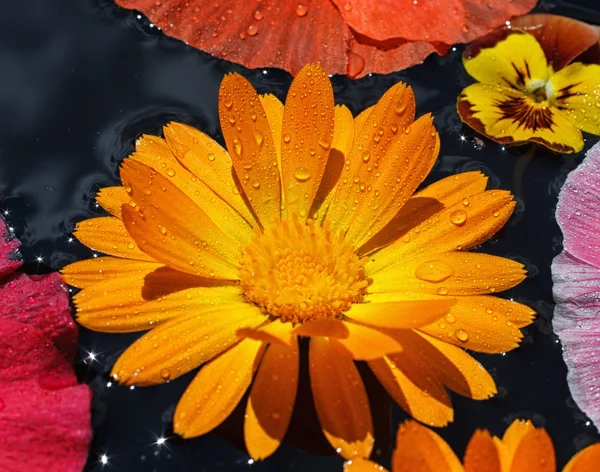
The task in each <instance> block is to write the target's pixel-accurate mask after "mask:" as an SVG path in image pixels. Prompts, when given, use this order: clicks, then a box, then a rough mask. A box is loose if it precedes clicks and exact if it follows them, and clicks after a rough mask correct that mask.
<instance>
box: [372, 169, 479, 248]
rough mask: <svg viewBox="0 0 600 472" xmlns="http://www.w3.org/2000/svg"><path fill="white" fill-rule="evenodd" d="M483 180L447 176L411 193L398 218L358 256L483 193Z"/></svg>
mask: <svg viewBox="0 0 600 472" xmlns="http://www.w3.org/2000/svg"><path fill="white" fill-rule="evenodd" d="M487 180H488V179H487V177H486V176H485V175H483V174H482V173H481V172H477V171H475V172H463V173H461V174H455V175H451V176H449V177H446V178H444V179H442V180H438V181H437V182H434V183H433V184H431V185H429V186H427V187H425V188H424V189H423V190H421V191H419V192H417V193H415V194H414V195H413V196H412V197H411V198H410V199H409V200H408V201H407V202H406V204H405V205H404V206H403V207H402V208H401V209H400V211H399V212H398V214H397V215H396V216H395V217H394V218H393V219H392V220H391V221H390V222H389V223H388V224H387V225H386V226H385V227H384V228H383V229H382V230H381V231H379V233H377V234H376V235H375V236H373V238H371V239H370V240H369V241H367V243H366V244H364V245H363V246H362V247H361V248H360V253H361V254H369V253H370V252H372V251H373V250H375V249H378V248H381V247H384V246H387V245H388V244H391V243H393V242H394V241H396V240H397V239H399V238H401V237H402V236H403V235H404V234H406V233H407V232H408V231H410V229H412V228H414V227H415V226H417V225H419V224H420V223H422V222H423V221H425V220H426V219H427V218H429V217H430V216H433V215H435V214H436V213H437V212H439V211H440V210H443V209H444V208H447V207H449V206H452V205H454V204H455V203H458V202H460V201H462V200H463V199H465V198H469V197H472V196H474V195H476V194H478V193H481V192H483V191H484V190H485V187H486V185H487Z"/></svg>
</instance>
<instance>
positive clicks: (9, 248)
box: [0, 216, 23, 277]
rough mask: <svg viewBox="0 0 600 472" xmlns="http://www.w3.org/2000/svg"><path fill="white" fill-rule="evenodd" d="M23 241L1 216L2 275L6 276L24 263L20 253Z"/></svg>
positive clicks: (0, 254)
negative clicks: (16, 236) (21, 241)
mask: <svg viewBox="0 0 600 472" xmlns="http://www.w3.org/2000/svg"><path fill="white" fill-rule="evenodd" d="M20 246H21V243H20V242H19V240H18V239H17V238H15V236H14V234H12V231H11V230H10V229H9V227H8V225H7V224H6V222H5V221H4V218H2V217H1V216H0V277H4V276H6V275H8V274H10V273H12V272H14V271H15V270H17V269H18V268H19V267H21V266H22V265H23V259H22V258H21V254H19V247H20Z"/></svg>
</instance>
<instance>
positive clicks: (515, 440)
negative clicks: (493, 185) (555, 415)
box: [502, 419, 535, 462]
mask: <svg viewBox="0 0 600 472" xmlns="http://www.w3.org/2000/svg"><path fill="white" fill-rule="evenodd" d="M531 431H535V426H534V425H533V423H532V422H531V421H529V420H518V419H517V420H514V421H513V422H512V423H511V424H510V426H509V427H508V428H506V431H504V435H503V436H502V445H503V446H504V447H505V448H506V454H507V457H508V458H509V462H510V461H512V458H513V457H514V455H515V452H517V448H518V447H519V444H521V441H522V440H523V438H524V437H525V436H526V435H527V434H529V433H530V432H531Z"/></svg>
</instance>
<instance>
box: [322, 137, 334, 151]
mask: <svg viewBox="0 0 600 472" xmlns="http://www.w3.org/2000/svg"><path fill="white" fill-rule="evenodd" d="M319 146H321V147H322V148H323V149H325V150H326V151H327V150H328V149H329V148H330V147H331V141H328V140H326V139H319Z"/></svg>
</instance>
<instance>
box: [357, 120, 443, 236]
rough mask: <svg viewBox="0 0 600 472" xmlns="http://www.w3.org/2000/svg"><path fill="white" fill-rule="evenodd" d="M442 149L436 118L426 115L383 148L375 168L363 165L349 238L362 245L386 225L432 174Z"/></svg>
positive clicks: (367, 164)
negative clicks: (430, 173) (385, 148)
mask: <svg viewBox="0 0 600 472" xmlns="http://www.w3.org/2000/svg"><path fill="white" fill-rule="evenodd" d="M374 136H375V135H374ZM376 136H378V135H376ZM373 139H375V137H374V138H373ZM439 150H440V138H439V135H438V133H437V131H436V130H435V127H434V126H433V118H432V117H431V115H424V116H422V117H420V118H419V119H418V120H417V121H415V122H414V123H412V124H411V125H409V126H407V127H406V128H405V130H404V132H401V133H399V134H398V136H396V137H394V139H392V141H391V142H390V143H389V145H388V148H387V150H383V149H382V150H381V151H382V152H384V153H385V154H384V155H383V156H382V158H381V160H379V161H376V162H374V163H373V165H375V164H377V166H376V170H375V171H373V169H372V168H371V169H370V170H369V167H368V166H369V163H368V162H367V163H366V166H367V167H366V172H365V171H364V170H365V166H364V165H363V166H362V167H361V168H360V172H359V174H357V175H358V176H359V177H360V182H359V183H358V184H356V183H355V184H354V187H356V186H357V185H358V187H359V189H360V193H361V195H360V196H359V197H357V198H358V199H359V203H358V205H357V207H356V210H355V213H354V218H353V220H352V222H351V223H350V227H349V229H348V232H347V233H346V238H347V239H349V240H350V241H353V242H354V244H355V245H356V246H357V247H360V246H362V245H363V244H364V243H365V242H367V241H368V240H369V239H371V237H372V236H373V235H374V234H376V233H378V232H379V231H380V230H381V229H383V228H384V227H385V226H386V225H387V224H388V223H389V222H390V221H391V220H392V219H393V218H394V217H395V216H396V214H397V213H398V211H400V210H401V208H402V207H403V206H404V205H405V204H406V202H407V201H408V199H409V198H410V197H411V196H412V195H413V193H414V191H415V190H416V189H417V187H418V186H419V185H420V184H421V182H422V181H423V180H424V179H425V177H426V176H427V175H428V174H429V172H430V171H431V168H432V167H433V164H434V163H435V161H436V159H437V156H438V153H439ZM355 158H356V157H355ZM363 158H364V156H363Z"/></svg>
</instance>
